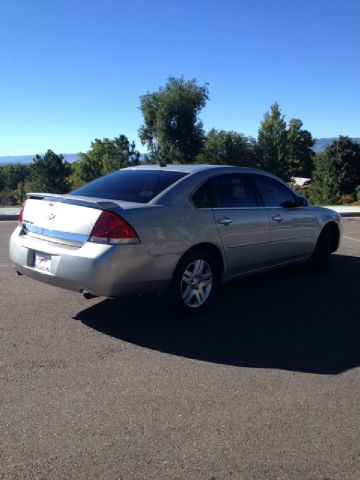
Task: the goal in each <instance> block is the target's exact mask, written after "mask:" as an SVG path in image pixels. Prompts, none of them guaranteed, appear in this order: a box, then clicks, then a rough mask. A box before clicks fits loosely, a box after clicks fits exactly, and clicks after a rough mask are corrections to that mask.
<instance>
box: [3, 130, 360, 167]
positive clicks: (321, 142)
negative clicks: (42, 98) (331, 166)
mask: <svg viewBox="0 0 360 480" xmlns="http://www.w3.org/2000/svg"><path fill="white" fill-rule="evenodd" d="M334 140H336V137H332V138H318V139H317V140H316V143H315V145H314V148H313V150H314V152H322V151H323V150H324V149H325V148H326V147H327V146H328V145H330V143H332V142H333V141H334ZM353 140H354V142H357V143H360V138H353ZM34 156H35V155H18V156H7V157H0V167H1V166H4V165H8V164H9V163H22V164H25V165H26V164H30V163H32V161H33V158H34ZM63 156H64V158H65V159H66V160H67V161H68V162H71V163H72V162H75V160H77V158H78V154H77V153H63ZM143 158H144V154H142V155H141V157H140V160H142V159H143Z"/></svg>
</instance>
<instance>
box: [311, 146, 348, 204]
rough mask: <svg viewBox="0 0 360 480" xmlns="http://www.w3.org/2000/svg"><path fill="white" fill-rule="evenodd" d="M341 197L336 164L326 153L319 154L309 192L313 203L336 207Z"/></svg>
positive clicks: (315, 161) (316, 158)
mask: <svg viewBox="0 0 360 480" xmlns="http://www.w3.org/2000/svg"><path fill="white" fill-rule="evenodd" d="M339 195H340V185H339V181H338V178H337V175H336V168H335V165H334V163H332V162H330V161H329V158H328V157H327V155H326V153H325V152H321V153H317V154H316V157H315V160H314V170H313V173H312V185H311V188H310V191H309V196H310V200H311V202H312V203H315V204H320V205H336V204H337V203H338V199H339Z"/></svg>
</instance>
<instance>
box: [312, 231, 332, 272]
mask: <svg viewBox="0 0 360 480" xmlns="http://www.w3.org/2000/svg"><path fill="white" fill-rule="evenodd" d="M331 242H332V238H331V231H330V229H329V228H328V227H325V228H324V229H323V231H322V232H321V234H320V236H319V238H318V241H317V243H316V247H315V250H314V253H313V254H312V257H311V261H312V266H313V270H314V271H315V272H318V273H325V272H327V271H328V270H329V262H330V255H331Z"/></svg>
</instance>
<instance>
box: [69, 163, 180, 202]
mask: <svg viewBox="0 0 360 480" xmlns="http://www.w3.org/2000/svg"><path fill="white" fill-rule="evenodd" d="M186 175H187V173H184V172H176V171H166V170H141V169H139V170H119V171H117V172H114V173H110V175H106V176H105V177H100V178H98V179H97V180H94V181H93V182H90V183H88V184H87V185H84V186H83V187H80V188H77V189H76V190H74V191H72V192H70V193H71V194H72V195H80V196H84V197H99V198H107V199H109V200H124V201H127V202H137V203H148V202H150V200H152V199H153V198H154V197H156V196H157V195H159V193H161V192H162V191H164V190H165V189H166V188H168V187H169V186H170V185H172V184H173V183H175V182H176V181H177V180H179V179H180V178H182V177H184V176H186Z"/></svg>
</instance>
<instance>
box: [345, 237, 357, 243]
mask: <svg viewBox="0 0 360 480" xmlns="http://www.w3.org/2000/svg"><path fill="white" fill-rule="evenodd" d="M343 237H344V238H348V239H349V240H353V241H354V242H359V243H360V240H359V239H358V238H353V237H349V236H348V235H343Z"/></svg>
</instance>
